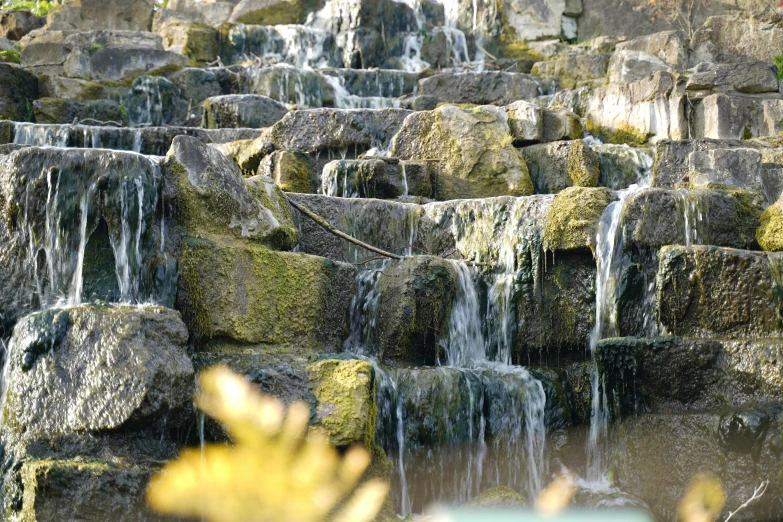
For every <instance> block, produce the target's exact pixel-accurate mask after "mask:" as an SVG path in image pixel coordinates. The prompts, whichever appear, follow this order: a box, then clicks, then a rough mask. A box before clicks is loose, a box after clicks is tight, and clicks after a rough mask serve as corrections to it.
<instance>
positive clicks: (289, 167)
mask: <svg viewBox="0 0 783 522" xmlns="http://www.w3.org/2000/svg"><path fill="white" fill-rule="evenodd" d="M258 173H259V174H262V175H265V176H269V177H270V178H272V179H273V180H275V183H276V184H277V186H278V187H280V188H281V189H282V190H283V191H285V192H303V193H305V194H315V192H316V191H317V189H318V187H317V186H316V184H317V182H318V180H317V179H316V176H315V169H314V168H313V160H312V158H310V156H309V155H307V154H304V153H302V152H299V151H290V150H276V151H274V152H273V153H272V154H270V155H269V156H266V157H265V158H264V159H263V160H262V161H261V164H260V165H259V166H258Z"/></svg>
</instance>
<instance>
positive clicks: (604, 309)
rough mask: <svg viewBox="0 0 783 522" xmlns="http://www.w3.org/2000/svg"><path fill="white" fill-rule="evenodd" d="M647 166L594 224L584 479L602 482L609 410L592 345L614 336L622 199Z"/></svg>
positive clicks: (640, 186) (636, 188)
mask: <svg viewBox="0 0 783 522" xmlns="http://www.w3.org/2000/svg"><path fill="white" fill-rule="evenodd" d="M641 159H642V161H641V164H642V165H652V161H651V160H649V159H648V158H647V157H642V158H641ZM650 175H651V169H650V168H647V169H646V171H645V172H644V174H643V175H642V176H641V178H640V179H639V180H638V182H637V183H636V184H634V185H631V186H630V187H628V188H627V189H625V190H620V191H618V192H617V196H618V200H617V201H613V202H612V203H610V204H609V205H608V206H607V207H606V209H605V210H604V213H603V215H602V216H601V220H600V222H599V224H598V234H597V236H596V247H595V252H594V255H595V260H596V278H595V325H594V326H593V330H592V332H591V333H590V354H591V359H592V368H591V373H590V389H591V414H590V432H589V437H588V441H587V460H588V464H587V480H588V481H590V482H601V481H603V473H604V470H605V469H606V465H607V463H606V462H605V456H606V455H605V451H604V448H603V447H602V446H603V444H604V443H605V439H606V434H607V429H608V421H609V417H608V416H609V411H608V404H607V396H606V383H605V382H604V381H603V379H602V378H601V375H599V372H598V364H597V362H596V360H595V348H596V346H597V344H598V342H599V341H600V340H601V339H604V338H606V337H616V336H617V335H619V330H618V309H617V305H618V302H617V297H618V296H617V291H618V281H619V279H620V276H621V275H622V273H623V272H624V270H625V268H626V267H625V266H624V265H625V263H626V262H627V258H626V256H625V253H624V251H623V230H622V215H623V209H624V207H625V201H626V200H627V199H628V197H629V196H631V195H633V194H636V193H638V192H640V191H642V190H644V189H645V188H647V187H648V186H649V184H650Z"/></svg>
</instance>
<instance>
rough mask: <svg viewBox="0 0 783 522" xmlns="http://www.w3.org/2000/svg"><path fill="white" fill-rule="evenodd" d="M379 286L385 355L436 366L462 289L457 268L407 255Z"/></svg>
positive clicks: (438, 260) (380, 333)
mask: <svg viewBox="0 0 783 522" xmlns="http://www.w3.org/2000/svg"><path fill="white" fill-rule="evenodd" d="M378 286H379V291H380V295H381V297H380V305H379V307H380V308H379V310H380V311H379V315H378V332H377V335H378V348H379V353H380V356H381V359H383V360H384V361H392V360H401V361H406V362H412V363H416V364H429V365H433V364H436V363H437V362H438V358H439V353H438V352H439V348H440V339H441V336H442V335H444V334H445V331H446V328H447V323H448V318H449V315H450V313H451V306H452V302H453V300H454V296H455V295H456V292H457V271H456V269H455V268H454V266H453V265H452V264H451V263H450V262H449V261H445V260H443V259H441V258H437V257H431V256H415V257H407V258H404V259H403V260H402V261H399V262H397V263H395V264H394V265H393V266H392V267H390V268H387V269H385V270H384V276H382V277H381V280H380V282H379V285H378Z"/></svg>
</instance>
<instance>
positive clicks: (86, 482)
mask: <svg viewBox="0 0 783 522" xmlns="http://www.w3.org/2000/svg"><path fill="white" fill-rule="evenodd" d="M153 472H154V470H153V469H152V468H149V467H146V466H138V465H133V464H131V465H121V464H115V463H109V462H100V461H88V462H84V461H77V460H31V461H26V462H24V464H22V467H21V470H20V475H21V481H22V488H23V491H24V494H23V497H22V506H21V511H20V512H19V513H18V518H14V520H20V521H23V522H36V521H38V522H40V521H44V520H113V521H119V522H126V521H127V522H130V521H134V520H139V519H140V518H141V519H143V520H149V521H163V520H166V519H167V518H166V517H163V516H162V515H157V514H155V513H154V512H153V511H152V510H151V509H150V508H149V507H148V506H147V503H146V501H145V499H144V494H145V492H146V489H147V483H148V482H149V478H150V476H151V475H152V473H153Z"/></svg>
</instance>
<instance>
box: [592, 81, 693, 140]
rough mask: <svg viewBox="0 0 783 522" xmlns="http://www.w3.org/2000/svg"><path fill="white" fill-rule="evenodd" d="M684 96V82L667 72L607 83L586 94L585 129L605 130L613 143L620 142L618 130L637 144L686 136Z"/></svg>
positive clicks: (599, 131)
mask: <svg viewBox="0 0 783 522" xmlns="http://www.w3.org/2000/svg"><path fill="white" fill-rule="evenodd" d="M681 91H683V92H681ZM685 99H686V98H685V95H684V85H683V82H682V81H681V80H680V79H679V78H678V77H676V76H674V75H672V74H670V73H668V72H657V73H655V74H653V75H652V76H649V77H647V78H645V79H643V80H641V81H638V82H635V83H630V84H626V83H610V84H609V85H607V86H605V87H600V88H598V89H595V90H594V91H593V92H592V93H590V95H589V97H588V100H587V107H586V111H585V117H586V118H587V120H588V131H590V130H592V131H593V134H601V132H602V131H608V132H607V134H609V138H610V139H611V142H612V143H621V142H622V140H621V139H618V138H619V136H618V135H620V134H621V133H623V134H625V135H626V136H628V138H630V140H629V141H633V142H636V144H637V145H639V144H640V143H643V142H644V141H645V140H647V139H648V138H650V137H652V138H653V139H655V140H659V139H683V138H685V137H687V136H688V122H687V119H686V117H685ZM612 138H614V139H612Z"/></svg>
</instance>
